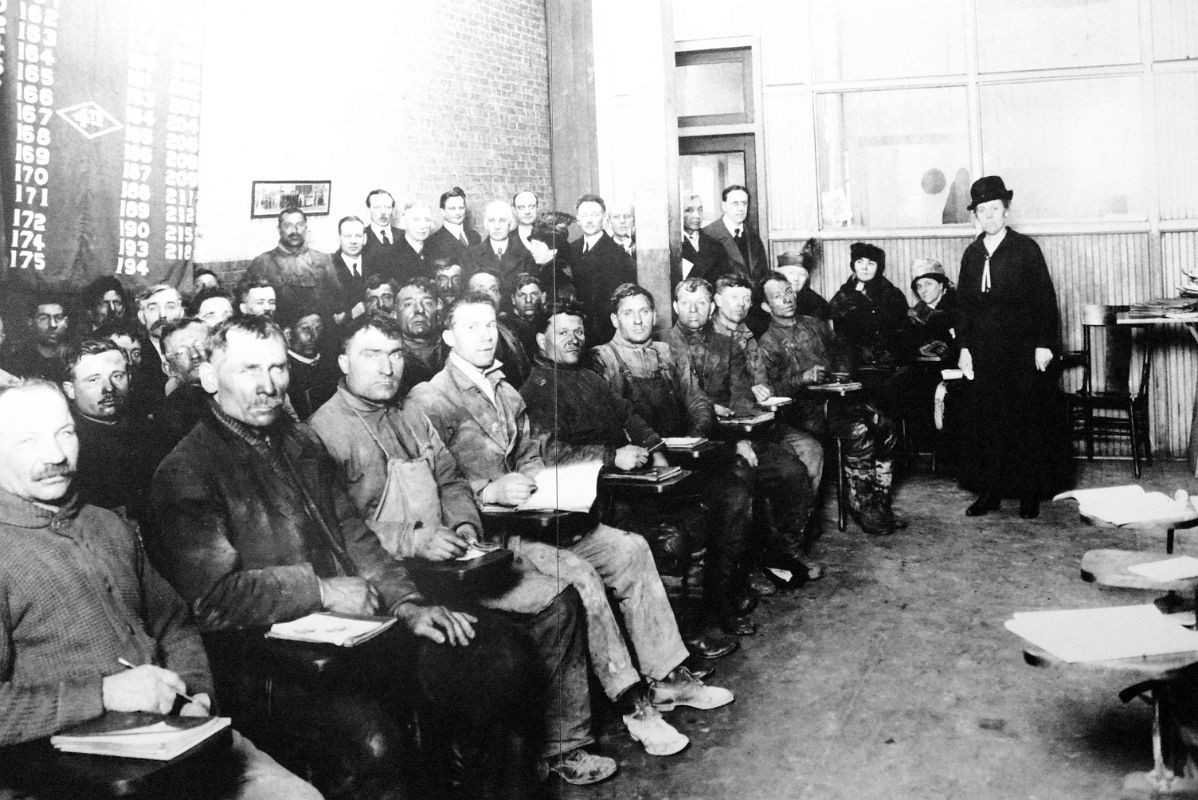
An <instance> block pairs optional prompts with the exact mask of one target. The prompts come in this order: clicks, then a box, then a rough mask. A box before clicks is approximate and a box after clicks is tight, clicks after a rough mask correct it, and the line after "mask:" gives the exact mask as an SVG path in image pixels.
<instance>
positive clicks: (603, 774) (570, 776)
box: [544, 747, 619, 786]
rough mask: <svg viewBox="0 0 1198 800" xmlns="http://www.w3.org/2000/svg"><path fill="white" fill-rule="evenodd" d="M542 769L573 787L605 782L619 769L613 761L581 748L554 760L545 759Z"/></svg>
mask: <svg viewBox="0 0 1198 800" xmlns="http://www.w3.org/2000/svg"><path fill="white" fill-rule="evenodd" d="M544 768H545V769H546V770H547V771H548V772H553V773H556V774H557V776H558V777H560V778H561V779H562V780H563V781H565V782H566V783H569V784H573V785H574V786H586V785H588V784H591V783H598V782H599V781H604V780H607V779H608V778H610V777H611V776H612V775H615V774H616V770H617V769H619V767H617V766H616V761H615V759H612V758H608V757H607V756H599V755H595V754H594V753H588V752H587V751H586V750H585V749H583V748H581V747H579V748H577V749H576V750H571V751H570V752H568V753H563V754H562V755H560V756H558V757H556V758H550V759H547V760H546V761H545V767H544Z"/></svg>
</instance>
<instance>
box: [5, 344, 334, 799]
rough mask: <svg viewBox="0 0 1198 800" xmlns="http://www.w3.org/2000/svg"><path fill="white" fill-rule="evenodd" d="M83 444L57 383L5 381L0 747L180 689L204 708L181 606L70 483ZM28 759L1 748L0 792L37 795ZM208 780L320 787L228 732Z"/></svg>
mask: <svg viewBox="0 0 1198 800" xmlns="http://www.w3.org/2000/svg"><path fill="white" fill-rule="evenodd" d="M117 355H121V353H120V351H119V350H117ZM121 357H122V358H123V355H122V356H121ZM85 371H88V369H87V368H85ZM78 454H79V442H78V438H77V434H76V430H75V422H74V421H73V420H72V419H71V415H70V413H69V411H68V409H67V404H66V402H65V401H64V400H63V396H62V393H61V392H60V391H59V390H58V389H57V388H56V387H55V386H54V385H53V384H51V383H48V382H46V381H41V380H32V381H26V382H22V383H20V384H18V385H16V386H14V387H5V388H0V585H3V586H4V591H3V592H2V593H0V676H2V677H0V747H8V746H9V745H17V744H20V743H23V742H31V741H33V740H36V739H42V738H44V737H47V736H50V735H52V734H55V733H58V732H59V731H62V730H64V729H66V728H70V727H72V726H74V725H77V724H80V723H82V722H85V721H87V720H91V719H95V718H97V717H99V716H101V715H102V714H104V713H106V712H108V711H113V712H132V711H146V712H153V713H168V712H169V711H171V709H172V707H174V705H175V703H176V693H180V692H182V693H186V694H189V695H191V699H192V702H190V703H188V704H187V705H185V706H183V708H182V710H181V712H180V713H182V714H188V715H193V716H208V715H209V714H210V713H211V707H212V699H211V697H212V690H213V682H212V675H211V672H210V671H209V668H208V660H207V658H206V657H205V655H204V647H203V643H202V642H201V641H200V636H199V632H198V631H197V630H196V627H195V624H194V622H192V620H191V617H190V615H189V614H188V613H187V608H186V606H184V604H183V602H182V600H180V599H179V596H178V595H177V594H175V592H174V591H173V590H172V589H171V587H170V586H169V585H168V584H167V583H166V581H164V580H163V579H162V577H161V576H160V575H159V574H158V573H157V572H155V571H154V569H153V568H152V567H151V566H150V565H149V564H148V563H147V562H146V558H145V553H144V551H143V550H142V548H141V544H140V543H139V541H138V538H137V535H136V534H135V532H134V531H133V530H131V529H130V527H129V526H128V525H127V524H125V522H124V521H123V520H122V519H121V518H120V517H118V516H117V515H116V514H113V513H112V512H110V511H107V510H105V509H102V508H98V507H96V506H94V505H90V504H88V503H86V502H85V501H84V500H82V499H81V498H80V497H79V496H78V494H77V493H76V492H75V491H74V486H73V485H72V476H73V475H74V474H75V467H76V461H77V458H78ZM118 659H125V660H127V661H129V662H130V663H134V664H138V665H139V666H137V667H136V668H134V669H128V670H127V669H125V668H123V667H122V666H121V665H120V663H118ZM25 766H29V764H28V761H27V760H21V761H19V762H18V761H17V760H16V759H9V760H8V763H6V764H5V766H4V768H3V769H2V770H0V796H4V797H11V796H16V797H28V796H30V792H32V794H33V796H35V797H36V796H38V787H37V786H21V785H19V784H20V782H21V781H22V779H23V776H22V775H21V774H20V773H21V772H22V767H25ZM42 779H43V780H44V777H43V778H42ZM28 780H36V778H34V777H33V776H30V777H29V778H28ZM205 780H206V784H207V785H206V787H205V788H206V789H207V790H208V792H209V793H210V796H212V797H214V798H235V799H236V800H251V798H253V799H254V800H259V799H261V800H313V798H318V797H319V796H320V795H319V794H318V793H317V792H316V791H315V790H314V789H313V788H312V787H311V786H309V785H307V784H306V783H304V782H303V781H301V780H300V779H299V778H297V777H295V776H294V775H292V774H290V773H288V772H287V771H286V770H284V769H283V768H282V767H280V766H279V764H278V763H277V762H275V761H274V760H273V759H271V758H270V757H269V756H267V755H265V754H264V753H263V752H262V751H260V750H258V749H257V748H256V747H254V745H253V744H251V743H250V742H249V740H247V739H246V738H244V737H243V736H241V735H239V734H237V733H236V732H235V733H234V734H233V752H232V753H230V754H229V758H228V759H227V760H221V761H218V762H216V763H214V764H213V765H212V766H211V767H209V768H208V770H207V772H206V773H205ZM222 784H223V787H224V788H223V789H217V788H216V787H217V786H220V785H222ZM10 789H15V790H16V791H15V794H13V793H12V792H10V791H9V790H10ZM54 796H59V795H57V794H55V795H54Z"/></svg>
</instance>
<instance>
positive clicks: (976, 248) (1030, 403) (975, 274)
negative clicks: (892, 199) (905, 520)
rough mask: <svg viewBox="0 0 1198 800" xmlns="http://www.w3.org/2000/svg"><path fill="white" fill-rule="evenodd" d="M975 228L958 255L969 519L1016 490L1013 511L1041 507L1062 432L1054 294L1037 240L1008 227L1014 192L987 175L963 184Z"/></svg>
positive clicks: (1033, 511)
mask: <svg viewBox="0 0 1198 800" xmlns="http://www.w3.org/2000/svg"><path fill="white" fill-rule="evenodd" d="M969 192H970V197H971V201H972V202H971V203H970V204H969V210H970V211H972V212H973V214H974V218H975V219H976V220H977V222H978V225H979V226H980V227H981V229H982V233H981V234H980V235H979V236H978V238H977V239H975V240H974V241H973V242H972V243H971V244H970V245H969V247H967V248H966V249H965V254H964V255H963V256H962V257H961V273H960V276H959V292H960V299H961V324H960V330H959V331H958V339H959V341H960V346H961V355H960V360H959V362H958V363H959V366H960V367H961V369H962V371H964V373H965V377H966V378H967V379H968V380H969V381H970V382H971V384H970V385H969V389H970V390H971V391H969V392H968V395H969V397H970V398H971V402H969V403H968V410H967V412H966V413H967V415H968V416H967V419H966V424H965V426H964V430H965V431H966V432H967V433H966V436H965V440H964V441H963V442H962V444H963V450H962V452H961V456H962V465H961V481H962V483H963V484H964V485H965V486H966V487H968V488H971V489H975V490H976V491H977V492H978V493H979V494H978V499H977V500H975V501H974V502H973V504H972V505H970V506H969V508H967V509H966V510H965V513H966V514H968V515H969V516H971V517H976V516H980V515H982V514H985V513H986V512H988V511H994V510H996V509H997V508H998V507H999V503H1000V501H1001V500H1002V498H1003V497H1018V498H1019V516H1021V517H1023V518H1024V519H1031V518H1033V517H1036V516H1038V515H1039V513H1040V500H1041V498H1043V497H1044V496H1045V495H1047V494H1049V493H1050V492H1051V490H1052V488H1053V481H1054V479H1055V477H1056V476H1055V474H1054V473H1055V468H1056V462H1057V460H1058V459H1057V453H1055V452H1054V450H1055V447H1054V445H1055V444H1056V442H1057V441H1058V440H1059V438H1060V437H1059V436H1057V435H1056V434H1057V432H1056V431H1055V430H1054V427H1055V426H1059V425H1060V424H1061V421H1060V420H1057V419H1056V418H1055V416H1056V415H1055V413H1054V408H1055V404H1054V403H1053V402H1052V400H1053V398H1054V395H1055V385H1054V379H1055V372H1056V371H1055V370H1053V371H1050V370H1049V365H1050V364H1051V363H1052V360H1053V350H1054V348H1056V347H1057V338H1058V329H1059V326H1060V321H1059V314H1058V311H1057V295H1056V291H1055V290H1054V289H1053V285H1052V279H1051V278H1050V277H1049V275H1048V265H1047V264H1045V263H1044V255H1043V253H1041V252H1040V246H1039V245H1037V244H1036V242H1035V241H1034V240H1032V239H1031V238H1030V237H1028V236H1024V235H1023V234H1021V233H1019V232H1017V231H1014V230H1011V229H1010V228H1008V227H1007V214H1008V212H1009V209H1010V207H1011V198H1012V197H1013V196H1014V194H1015V193H1014V192H1012V191H1010V190H1008V189H1007V187H1006V186H1005V185H1004V184H1003V180H1002V178H1000V177H998V176H993V175H992V176H987V177H985V178H981V179H979V180H978V181H976V182H975V183H974V184H973V186H971V187H970V190H969Z"/></svg>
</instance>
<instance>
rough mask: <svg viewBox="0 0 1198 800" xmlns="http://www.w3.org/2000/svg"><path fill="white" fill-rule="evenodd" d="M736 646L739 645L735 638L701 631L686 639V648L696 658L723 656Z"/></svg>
mask: <svg viewBox="0 0 1198 800" xmlns="http://www.w3.org/2000/svg"><path fill="white" fill-rule="evenodd" d="M738 647H740V642H738V641H736V640H735V639H726V638H723V637H715V636H709V635H708V634H706V633H701V634H699V635H698V636H695V637H692V638H690V639H687V640H686V649H687V650H689V651H690V652H691V655H693V656H695V657H697V658H706V659H715V658H723V657H724V656H726V655H729V654H731V653H734V652H736V648H738ZM704 677H706V676H704Z"/></svg>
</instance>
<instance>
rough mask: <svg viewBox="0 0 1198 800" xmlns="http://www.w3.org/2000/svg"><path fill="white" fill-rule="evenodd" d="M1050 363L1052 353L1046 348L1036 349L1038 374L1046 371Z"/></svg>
mask: <svg viewBox="0 0 1198 800" xmlns="http://www.w3.org/2000/svg"><path fill="white" fill-rule="evenodd" d="M1051 362H1052V351H1051V350H1049V349H1048V348H1047V347H1037V348H1036V369H1037V370H1039V371H1040V372H1043V371H1044V370H1046V369H1048V365H1049V364H1050V363H1051Z"/></svg>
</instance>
